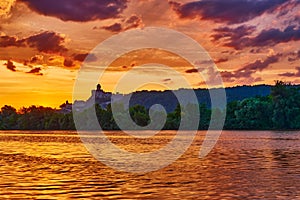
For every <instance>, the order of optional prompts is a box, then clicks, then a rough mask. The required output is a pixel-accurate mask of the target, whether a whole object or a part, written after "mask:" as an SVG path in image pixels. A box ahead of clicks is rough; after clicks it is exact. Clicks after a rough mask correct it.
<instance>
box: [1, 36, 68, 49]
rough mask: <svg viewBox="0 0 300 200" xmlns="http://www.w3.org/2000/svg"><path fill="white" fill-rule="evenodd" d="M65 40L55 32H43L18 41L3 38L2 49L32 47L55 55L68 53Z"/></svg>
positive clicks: (10, 37)
mask: <svg viewBox="0 0 300 200" xmlns="http://www.w3.org/2000/svg"><path fill="white" fill-rule="evenodd" d="M64 42H65V38H64V37H62V36H61V35H59V34H57V33H55V32H49V31H46V32H42V33H38V34H36V35H32V36H30V37H27V38H23V39H18V38H17V37H12V36H1V37H0V47H30V48H35V49H36V50H38V51H39V52H43V53H49V54H55V53H63V52H66V51H67V48H66V47H65V46H64Z"/></svg>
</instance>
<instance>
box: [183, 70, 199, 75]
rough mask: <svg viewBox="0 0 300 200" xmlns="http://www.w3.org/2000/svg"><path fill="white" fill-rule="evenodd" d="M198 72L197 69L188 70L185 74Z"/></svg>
mask: <svg viewBox="0 0 300 200" xmlns="http://www.w3.org/2000/svg"><path fill="white" fill-rule="evenodd" d="M197 72H198V70H197V69H188V70H186V71H185V73H189V74H190V73H197Z"/></svg>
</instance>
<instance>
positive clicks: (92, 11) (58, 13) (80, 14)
mask: <svg viewBox="0 0 300 200" xmlns="http://www.w3.org/2000/svg"><path fill="white" fill-rule="evenodd" d="M19 1H21V2H24V3H26V4H27V6H28V7H29V8H30V9H31V10H33V11H35V12H37V13H39V14H42V15H46V16H52V17H56V18H59V19H61V20H63V21H77V22H86V21H93V20H97V19H100V20H102V19H109V18H117V17H119V16H120V14H121V13H122V12H123V10H124V9H125V8H127V0H63V1H53V0H19Z"/></svg>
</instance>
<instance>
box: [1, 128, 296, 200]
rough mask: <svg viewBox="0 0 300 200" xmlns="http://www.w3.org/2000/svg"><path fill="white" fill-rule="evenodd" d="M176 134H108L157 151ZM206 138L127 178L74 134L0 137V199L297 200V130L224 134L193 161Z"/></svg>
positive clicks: (123, 143)
mask: <svg viewBox="0 0 300 200" xmlns="http://www.w3.org/2000/svg"><path fill="white" fill-rule="evenodd" d="M175 134H176V132H175V131H162V132H161V133H159V134H158V135H157V136H154V137H153V138H149V139H134V138H132V137H129V136H126V135H124V134H123V133H121V132H119V131H111V132H107V135H108V137H109V138H110V139H111V141H112V142H114V143H115V144H116V145H119V146H120V147H121V148H123V149H125V150H128V151H133V152H148V151H153V150H157V149H159V148H161V147H163V146H164V145H165V144H167V143H168V142H170V141H171V140H172V138H173V137H174V135H175ZM205 134H206V132H205V131H199V132H198V133H197V136H196V138H195V139H194V141H193V143H192V145H191V146H190V148H189V149H188V150H187V151H186V152H185V154H184V155H182V156H181V157H180V158H179V159H178V160H176V161H175V162H173V163H171V164H170V165H168V166H167V167H165V168H163V169H160V170H157V171H154V172H149V173H129V172H121V171H118V170H115V169H112V168H110V167H109V166H106V165H104V164H103V163H101V162H100V161H97V160H96V159H95V158H94V157H93V156H92V155H91V154H90V153H89V152H88V151H87V150H86V148H85V146H84V145H83V143H82V142H81V140H80V137H79V136H78V135H77V133H76V132H74V131H1V132H0V199H5V198H7V199H28V198H33V199H69V198H88V199H172V200H173V199H193V200H195V199H300V189H299V188H300V132H271V131H223V132H222V134H221V136H220V138H219V140H218V142H217V144H216V146H215V147H214V149H213V150H212V151H211V152H210V153H209V154H208V155H207V156H206V157H204V158H202V159H200V158H199V157H198V155H199V149H200V147H201V143H202V141H203V137H204V135H205ZM159 159H161V158H157V160H155V162H159V161H160V160H159Z"/></svg>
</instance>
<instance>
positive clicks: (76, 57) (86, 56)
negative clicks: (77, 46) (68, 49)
mask: <svg viewBox="0 0 300 200" xmlns="http://www.w3.org/2000/svg"><path fill="white" fill-rule="evenodd" d="M73 59H74V60H76V61H79V62H83V61H86V62H93V61H96V60H97V57H96V56H95V55H94V54H89V53H81V54H74V55H73Z"/></svg>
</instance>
